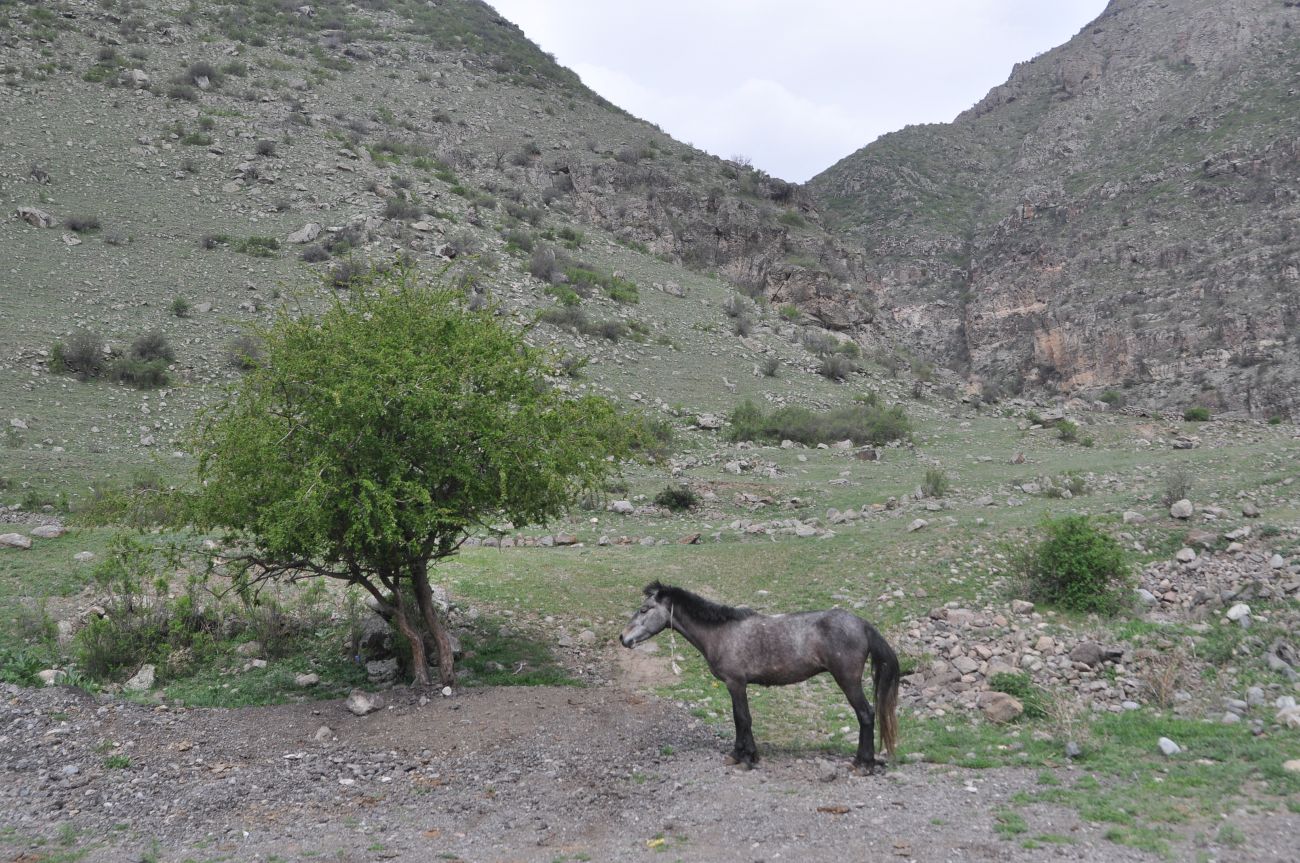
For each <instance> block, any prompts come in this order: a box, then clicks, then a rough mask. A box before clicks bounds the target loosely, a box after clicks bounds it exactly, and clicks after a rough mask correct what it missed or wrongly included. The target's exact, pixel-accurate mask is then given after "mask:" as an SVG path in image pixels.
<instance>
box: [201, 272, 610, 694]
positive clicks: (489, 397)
mask: <svg viewBox="0 0 1300 863" xmlns="http://www.w3.org/2000/svg"><path fill="white" fill-rule="evenodd" d="M263 336H264V338H265V355H264V356H265V360H264V362H263V363H262V364H261V365H258V366H256V367H255V368H253V369H252V370H251V371H250V372H249V373H248V375H247V376H246V377H245V378H244V379H243V380H242V381H240V383H239V384H237V385H236V387H235V388H234V390H233V391H232V393H231V397H230V398H229V399H228V400H227V401H226V402H225V403H224V404H222V405H220V406H219V407H217V408H215V409H212V410H210V411H207V412H205V413H204V414H203V415H201V417H200V419H199V422H198V425H197V428H196V434H195V438H196V440H195V452H196V453H197V454H198V457H199V468H198V478H199V488H198V490H197V491H196V492H195V493H194V496H193V508H192V509H193V512H192V516H191V517H192V519H193V521H194V523H195V525H196V526H198V527H199V528H200V529H203V530H212V529H216V528H225V529H227V530H228V531H230V536H229V538H228V539H229V543H230V544H231V545H232V547H234V548H237V549H240V550H241V551H239V552H238V554H237V556H235V557H234V558H233V562H234V563H235V564H236V565H237V572H239V573H240V575H239V583H240V584H241V585H243V586H251V585H253V584H255V583H256V582H259V581H262V580H265V579H271V578H276V577H290V578H298V577H303V576H322V577H326V578H333V579H339V580H342V581H345V582H348V583H350V584H357V585H360V586H361V587H362V588H364V589H365V590H366V591H368V592H369V593H370V595H371V596H373V597H374V598H375V599H376V600H377V601H378V602H379V603H380V606H381V608H382V609H383V612H384V613H385V616H386V617H389V619H390V620H392V621H393V622H395V623H396V625H397V627H398V629H399V631H400V632H401V633H402V634H403V635H404V636H405V637H406V639H407V640H408V641H409V642H410V645H411V652H412V660H413V662H412V664H413V666H414V676H415V682H416V683H417V684H421V685H427V684H428V683H429V674H428V669H427V665H426V662H425V649H424V644H423V639H422V636H421V633H420V631H419V627H418V624H420V623H421V622H422V623H423V626H424V627H427V630H428V632H429V634H430V635H431V636H432V637H433V641H434V644H435V645H436V649H437V652H438V671H439V676H440V677H441V679H442V682H443V683H444V684H449V683H451V681H452V673H453V668H452V651H451V646H450V639H449V638H448V636H447V632H446V628H445V625H444V622H443V621H442V620H441V619H440V617H439V614H438V611H437V608H436V606H435V605H434V602H433V594H432V589H431V587H430V583H429V566H430V564H431V563H436V562H437V561H438V560H440V559H442V558H445V557H448V556H450V555H452V554H455V553H456V551H457V550H458V549H459V547H460V545H461V544H462V543H463V542H464V540H465V537H466V536H467V535H468V534H469V533H470V532H472V531H473V530H474V529H476V528H478V527H480V526H483V525H486V524H488V523H490V522H493V521H497V520H509V521H511V522H513V523H514V524H516V525H523V524H529V523H538V522H542V523H544V522H546V521H547V520H549V519H550V518H551V517H553V516H555V515H558V514H559V513H561V512H562V511H563V510H564V509H566V508H567V507H568V506H569V505H570V504H571V503H572V502H573V501H574V500H575V498H576V497H577V496H578V495H579V494H580V493H581V492H582V491H584V490H586V489H588V488H590V487H592V486H595V485H597V484H599V483H600V482H601V481H602V480H603V479H605V478H606V477H607V476H608V475H609V474H610V473H611V472H613V471H616V470H617V469H618V465H619V460H620V459H621V458H622V457H623V456H624V455H625V454H626V452H627V448H628V442H629V441H628V434H627V430H626V425H625V423H624V422H623V421H622V420H621V419H620V418H619V416H618V414H617V413H616V412H615V411H614V409H613V408H612V406H611V405H610V404H609V403H608V402H607V401H605V400H603V399H599V398H596V397H584V398H576V399H575V398H569V397H566V396H565V395H564V394H562V393H561V392H559V391H558V390H556V389H555V388H554V387H553V386H551V385H550V383H549V382H548V380H547V376H548V374H550V373H551V372H552V369H551V368H550V366H549V364H548V362H547V359H546V357H545V356H544V355H543V354H542V353H540V352H539V351H538V350H536V349H533V348H531V347H529V346H528V345H526V344H525V342H524V341H523V339H522V337H521V336H520V334H518V333H515V332H512V331H510V330H507V329H505V328H503V327H502V326H501V325H499V324H498V323H497V322H496V321H495V319H494V318H493V316H492V314H491V312H490V311H478V312H475V311H469V310H467V309H466V308H464V306H463V305H462V304H461V301H460V298H459V295H458V294H456V293H454V292H451V291H448V290H445V289H436V288H430V287H427V286H423V285H421V284H419V283H418V281H417V280H416V278H415V277H414V275H413V274H412V273H411V272H410V271H408V270H396V271H391V272H388V273H371V274H369V275H368V276H367V277H366V278H365V279H363V280H362V281H361V282H358V283H354V285H353V288H352V291H351V292H350V296H349V297H348V298H346V299H343V298H340V299H336V301H335V304H334V305H333V306H332V307H331V308H330V309H329V310H328V311H326V312H325V313H324V314H323V315H321V316H320V317H313V316H310V315H305V314H299V315H294V314H291V313H288V312H285V313H282V314H281V315H280V317H279V318H278V319H277V321H276V322H275V323H274V325H273V326H271V327H270V328H269V329H268V330H267V331H266V332H265V333H264V334H263ZM611 456H612V457H613V458H610V457H611ZM412 597H413V599H412Z"/></svg>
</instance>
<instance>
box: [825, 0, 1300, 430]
mask: <svg viewBox="0 0 1300 863" xmlns="http://www.w3.org/2000/svg"><path fill="white" fill-rule="evenodd" d="M1231 10H1232V12H1231V15H1225V14H1224V13H1225V7H1224V5H1223V4H1222V3H1220V2H1217V0H1188V2H1186V3H1179V4H1159V3H1145V2H1126V3H1112V4H1110V6H1109V7H1108V8H1107V10H1106V11H1105V12H1104V13H1103V14H1102V15H1101V16H1100V17H1099V18H1098V19H1097V21H1096V22H1094V23H1093V24H1092V25H1090V26H1088V27H1085V28H1084V29H1083V30H1082V31H1081V32H1080V34H1079V35H1078V36H1077V37H1075V38H1074V39H1073V40H1071V41H1070V42H1069V43H1067V44H1065V45H1063V46H1061V47H1059V48H1057V49H1055V50H1052V51H1049V52H1047V53H1046V54H1043V55H1041V56H1039V57H1037V58H1035V59H1033V60H1031V61H1029V62H1025V63H1020V64H1018V65H1017V66H1016V68H1015V69H1014V70H1013V72H1012V75H1011V78H1010V80H1008V81H1007V82H1006V83H1005V84H1003V85H1001V86H999V87H996V88H994V89H993V90H992V91H991V92H990V93H989V94H988V96H987V97H986V98H985V99H984V100H983V101H981V102H980V103H979V104H978V105H976V106H975V107H974V108H972V109H971V110H969V111H967V112H965V113H964V114H962V115H961V116H960V117H958V118H957V120H956V121H954V122H953V123H951V124H946V125H928V126H916V127H910V128H908V129H905V130H903V131H900V132H897V133H894V134H891V135H886V136H884V137H883V138H882V139H880V140H879V141H877V142H876V143H874V144H872V145H870V146H868V147H865V148H863V149H862V150H860V151H858V152H857V153H854V154H853V155H851V156H849V157H847V158H845V159H844V160H842V161H841V162H840V163H838V164H837V165H835V166H833V167H831V168H830V169H828V170H827V171H825V172H823V173H822V174H820V175H818V176H817V177H814V178H813V179H812V180H811V181H810V182H809V184H808V187H809V189H810V190H811V191H812V192H813V195H814V198H815V200H816V202H817V204H818V206H819V207H820V208H821V210H822V211H823V212H825V213H827V214H828V216H829V218H830V222H829V224H830V227H832V228H838V229H839V230H841V231H842V232H843V233H844V234H845V235H846V236H848V237H850V238H852V239H853V240H855V241H856V243H857V246H858V248H859V249H861V250H862V251H864V252H865V253H866V255H867V258H868V263H867V268H866V273H865V276H864V278H865V280H866V281H867V282H868V283H874V284H876V285H877V286H878V290H877V291H876V294H877V298H878V299H879V301H880V303H881V315H882V316H884V317H888V318H890V319H892V321H894V322H895V323H897V324H898V325H899V326H900V327H901V328H902V329H903V330H904V332H905V334H906V337H907V338H908V339H909V340H911V341H913V342H914V343H915V344H917V345H919V346H920V347H921V348H922V349H923V350H924V351H926V352H928V353H930V354H931V355H932V356H933V357H935V358H936V359H937V360H938V361H939V362H941V363H943V364H945V365H948V366H951V367H953V368H960V369H964V370H966V371H967V373H968V374H969V376H970V379H971V381H972V382H973V383H974V384H975V385H976V386H996V387H997V388H999V389H1001V390H1002V391H1003V392H1006V391H1008V390H1013V391H1018V390H1019V389H1021V388H1022V387H1024V388H1029V389H1048V390H1052V391H1058V392H1066V393H1076V392H1083V393H1089V392H1091V394H1093V395H1095V394H1096V393H1098V392H1100V391H1101V390H1102V389H1104V388H1108V387H1117V386H1120V385H1127V386H1128V387H1129V389H1128V392H1129V393H1130V401H1137V400H1139V399H1145V400H1148V401H1151V402H1154V403H1164V404H1187V403H1189V402H1190V401H1191V400H1192V399H1193V398H1195V397H1197V396H1201V397H1203V398H1205V399H1207V400H1208V402H1210V403H1211V404H1210V405H1209V406H1211V407H1218V408H1224V409H1233V410H1242V411H1248V412H1250V413H1253V414H1255V415H1267V414H1272V413H1291V414H1293V415H1294V414H1296V413H1297V412H1300V361H1298V360H1297V359H1296V356H1297V354H1296V352H1295V350H1294V344H1295V340H1296V338H1297V336H1296V327H1295V325H1294V323H1295V312H1294V307H1293V304H1292V300H1290V299H1288V298H1289V297H1293V296H1294V293H1295V291H1296V290H1297V289H1300V259H1298V258H1297V256H1296V254H1295V250H1294V246H1293V245H1292V244H1291V241H1290V239H1289V237H1290V231H1289V230H1278V226H1279V225H1283V224H1290V223H1293V222H1294V221H1295V219H1296V218H1297V216H1300V171H1297V170H1296V168H1297V165H1300V139H1298V138H1297V137H1296V134H1295V130H1294V128H1292V127H1291V126H1290V125H1289V124H1288V123H1287V122H1285V121H1283V120H1282V119H1281V117H1282V114H1274V113H1272V112H1270V111H1266V110H1258V111H1255V112H1252V113H1251V116H1250V118H1244V117H1243V116H1242V114H1241V112H1240V111H1239V110H1238V108H1237V106H1239V105H1241V104H1253V105H1257V106H1272V105H1280V104H1282V102H1283V101H1285V100H1286V99H1287V98H1291V97H1288V96H1285V95H1284V94H1286V93H1288V92H1289V87H1290V85H1289V84H1288V83H1287V82H1286V81H1285V75H1284V73H1283V72H1282V70H1281V66H1279V65H1278V63H1277V61H1276V58H1277V57H1279V56H1286V57H1295V53H1296V47H1295V44H1294V41H1293V40H1292V39H1291V37H1290V36H1288V35H1286V34H1288V33H1289V32H1290V30H1289V29H1288V28H1289V27H1291V26H1294V20H1293V19H1294V18H1295V15H1294V10H1289V9H1288V10H1287V11H1285V12H1284V10H1283V7H1281V6H1280V5H1279V4H1276V3H1270V2H1266V0H1239V2H1233V3H1232V4H1231ZM1152 58H1158V61H1157V62H1154V63H1153V62H1151V61H1152ZM1242 69H1249V70H1251V72H1250V74H1249V75H1242V74H1240V70H1242ZM1289 346H1290V353H1289V354H1288V349H1289Z"/></svg>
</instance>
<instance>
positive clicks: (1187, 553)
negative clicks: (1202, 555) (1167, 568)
mask: <svg viewBox="0 0 1300 863" xmlns="http://www.w3.org/2000/svg"><path fill="white" fill-rule="evenodd" d="M1174 560H1176V561H1178V562H1179V563H1191V562H1192V561H1194V560H1196V552H1195V551H1193V550H1192V549H1190V548H1187V547H1186V546H1184V547H1183V548H1180V549H1178V552H1177V553H1176V554H1175V555H1174Z"/></svg>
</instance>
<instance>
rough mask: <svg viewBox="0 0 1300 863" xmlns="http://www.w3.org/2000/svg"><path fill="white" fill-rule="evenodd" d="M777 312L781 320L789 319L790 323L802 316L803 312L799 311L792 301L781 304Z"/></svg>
mask: <svg viewBox="0 0 1300 863" xmlns="http://www.w3.org/2000/svg"><path fill="white" fill-rule="evenodd" d="M779 314H780V315H781V318H782V320H786V321H790V322H791V323H794V322H795V321H797V320H799V319H800V318H801V317H803V312H801V311H799V307H798V306H796V305H794V304H793V303H790V304H787V305H784V306H782V307H781V310H780V312H779Z"/></svg>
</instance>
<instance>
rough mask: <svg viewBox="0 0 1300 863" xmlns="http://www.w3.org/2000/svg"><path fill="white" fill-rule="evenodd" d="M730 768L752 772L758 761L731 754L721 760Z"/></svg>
mask: <svg viewBox="0 0 1300 863" xmlns="http://www.w3.org/2000/svg"><path fill="white" fill-rule="evenodd" d="M722 760H723V762H724V763H726V764H727V765H728V766H730V767H739V768H740V769H741V770H753V769H754V765H755V764H757V763H758V759H757V758H754V757H750V756H746V755H743V754H739V753H735V752H732V753H730V754H728V755H727V756H726V757H725V758H723V759H722Z"/></svg>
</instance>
